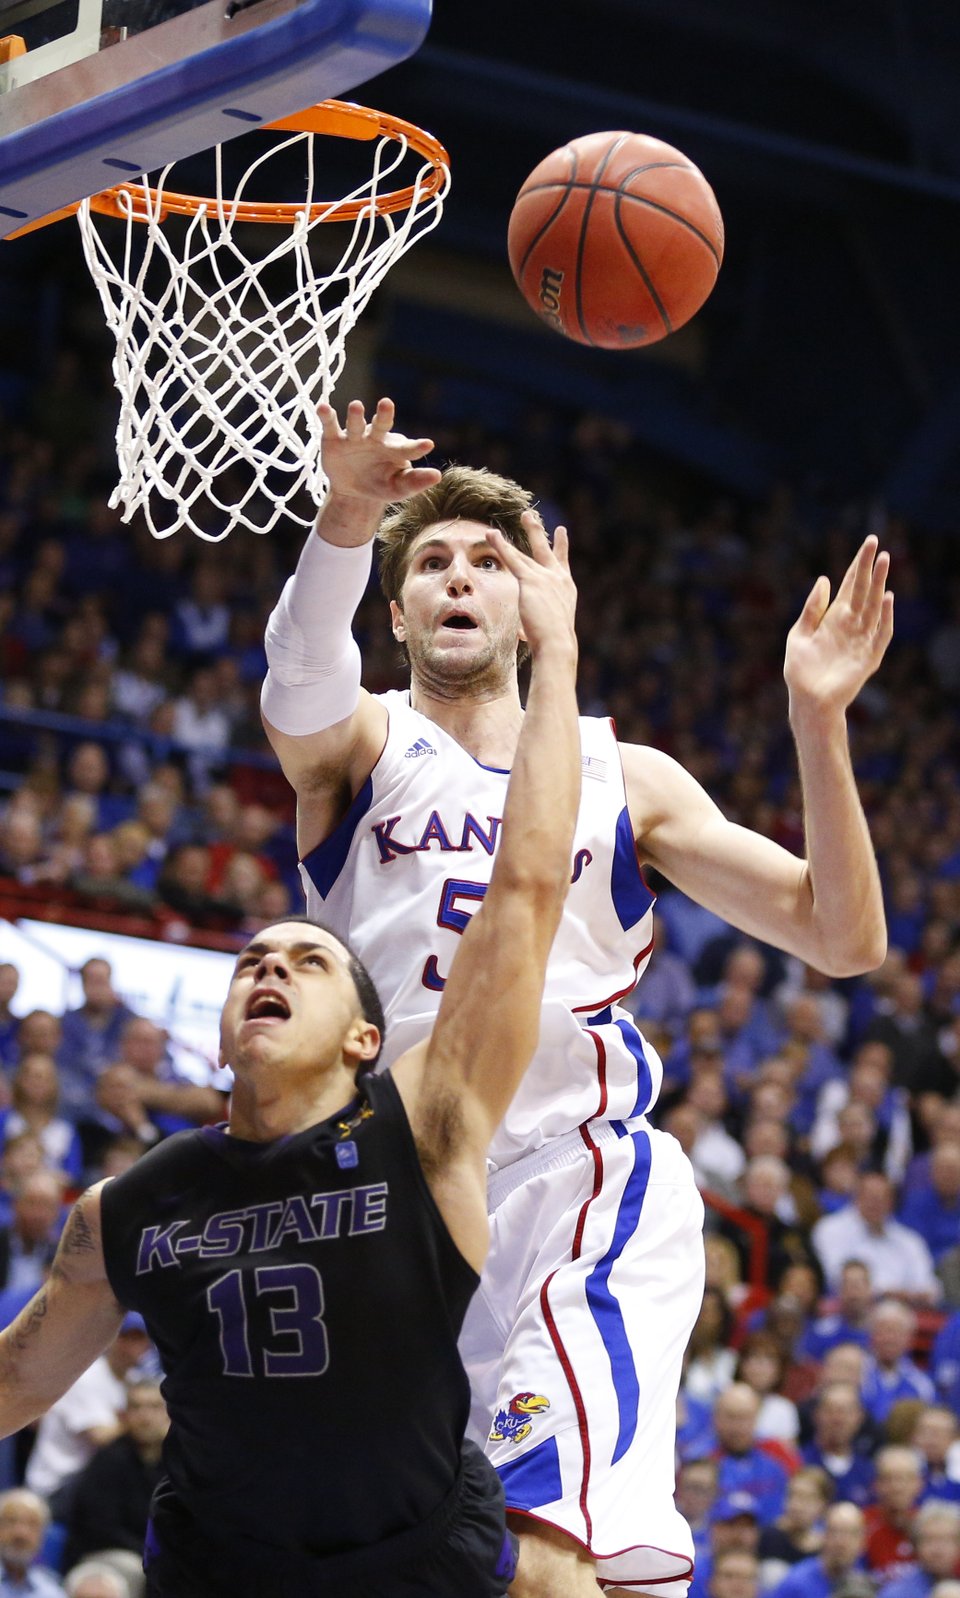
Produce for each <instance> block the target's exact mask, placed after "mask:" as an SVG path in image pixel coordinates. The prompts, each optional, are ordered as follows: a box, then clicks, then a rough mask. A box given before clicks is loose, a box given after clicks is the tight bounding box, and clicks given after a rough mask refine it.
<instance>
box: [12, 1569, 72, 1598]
mask: <svg viewBox="0 0 960 1598" xmlns="http://www.w3.org/2000/svg"><path fill="white" fill-rule="evenodd" d="M0 1598H64V1592H63V1588H62V1587H61V1585H60V1583H59V1581H58V1580H57V1578H56V1576H55V1575H54V1574H53V1571H52V1570H47V1569H46V1568H45V1566H43V1565H32V1566H31V1567H30V1569H29V1570H25V1571H24V1572H23V1573H22V1575H21V1574H20V1573H19V1572H14V1571H11V1570H8V1569H7V1568H6V1567H4V1568H3V1569H0Z"/></svg>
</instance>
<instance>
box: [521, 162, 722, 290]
mask: <svg viewBox="0 0 960 1598" xmlns="http://www.w3.org/2000/svg"><path fill="white" fill-rule="evenodd" d="M680 170H681V171H687V170H689V169H688V168H686V167H681V169H680ZM557 187H558V185H557V184H556V183H537V184H535V185H534V186H533V188H527V189H524V191H523V194H524V196H526V195H528V194H537V193H542V192H543V191H544V190H545V189H555V188H557ZM603 187H604V185H603V184H602V183H600V184H597V183H565V184H564V185H563V192H564V195H565V196H566V195H567V194H570V193H571V192H572V191H573V190H574V189H586V190H588V191H590V192H591V193H596V190H597V189H598V188H603ZM606 192H607V193H608V194H613V195H616V197H617V199H623V200H633V201H634V202H635V203H636V204H637V205H645V206H647V207H648V208H649V209H650V210H651V211H659V212H660V215H661V216H669V217H670V218H672V220H673V221H674V222H679V223H680V224H681V225H682V226H683V227H685V228H686V229H687V230H688V232H690V233H692V234H693V235H694V237H695V238H698V239H699V240H700V242H701V244H705V245H706V247H707V249H708V250H709V251H710V254H711V255H712V256H713V259H714V260H715V261H716V263H717V270H718V271H719V269H720V265H721V262H720V256H719V255H718V254H717V249H716V246H715V245H714V244H711V242H710V240H709V239H708V238H707V235H706V234H705V233H702V232H701V231H700V229H699V228H698V227H694V224H693V223H692V222H689V221H688V220H687V218H686V217H685V216H681V215H680V212H679V211H671V209H670V207H669V206H668V205H661V204H660V202H659V201H658V200H648V199H647V197H646V195H645V194H625V193H624V192H623V190H622V189H621V188H616V189H610V188H608V189H607V190H606ZM590 203H592V201H588V204H590ZM551 220H552V219H551ZM538 237H539V235H538Z"/></svg>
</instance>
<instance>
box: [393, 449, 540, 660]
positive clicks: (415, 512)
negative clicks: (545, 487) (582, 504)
mask: <svg viewBox="0 0 960 1598" xmlns="http://www.w3.org/2000/svg"><path fill="white" fill-rule="evenodd" d="M532 504H533V495H532V494H531V493H530V492H529V490H528V489H526V488H521V487H520V484H519V483H515V482H514V481H513V479H512V478H511V477H500V476H499V475H498V474H497V473H496V472H491V471H488V470H487V468H486V467H485V466H447V467H446V468H445V470H444V473H443V476H442V477H441V479H440V481H439V483H435V484H434V486H433V487H432V488H424V489H422V490H421V491H420V493H419V494H412V495H411V496H410V498H409V499H404V500H401V502H400V503H399V504H398V505H392V506H391V507H390V508H389V510H388V511H387V513H386V515H385V516H384V518H383V521H382V522H381V523H380V527H379V530H378V532H377V546H378V564H379V569H380V587H381V588H382V590H383V592H384V594H385V596H386V598H387V599H395V600H396V602H397V604H398V605H399V604H400V595H401V593H402V592H403V584H404V579H405V577H406V575H407V566H408V564H409V558H410V548H411V545H412V544H413V542H414V539H416V538H418V537H419V536H420V534H421V533H422V532H423V530H424V528H425V527H431V526H432V525H433V523H434V522H449V521H457V520H459V521H467V522H480V523H481V524H482V525H483V526H485V527H498V528H499V529H500V531H501V533H502V534H503V536H504V538H506V539H507V541H508V543H511V544H513V545H515V546H516V548H517V549H520V550H522V551H523V553H524V554H525V555H529V553H530V540H529V538H528V537H527V531H526V528H525V527H524V525H523V523H522V521H521V520H520V518H521V516H522V515H523V512H524V511H525V510H529V509H530V507H531V505H532ZM529 654H530V650H529V648H528V646H527V645H526V644H525V643H521V644H520V645H519V647H518V649H517V664H518V665H522V664H523V662H524V661H525V660H526V659H527V657H528V656H529Z"/></svg>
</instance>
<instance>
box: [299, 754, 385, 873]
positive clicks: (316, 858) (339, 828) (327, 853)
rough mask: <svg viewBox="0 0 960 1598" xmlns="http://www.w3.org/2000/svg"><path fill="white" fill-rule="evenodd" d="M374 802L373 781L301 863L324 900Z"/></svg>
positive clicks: (367, 781) (362, 790)
mask: <svg viewBox="0 0 960 1598" xmlns="http://www.w3.org/2000/svg"><path fill="white" fill-rule="evenodd" d="M372 800H373V777H372V776H370V777H368V778H367V780H366V782H365V783H364V785H363V787H362V788H361V789H360V792H359V793H358V794H357V797H356V798H355V799H354V801H353V803H352V804H351V806H350V809H349V810H348V811H347V813H346V815H345V816H344V818H343V820H342V821H339V822H338V823H337V825H336V826H335V827H334V829H333V831H332V832H331V834H330V836H329V838H324V840H323V842H322V843H318V844H317V846H316V848H315V849H311V850H310V853H309V854H308V855H306V856H305V857H304V859H303V862H302V863H303V865H304V867H305V869H306V872H307V876H308V877H309V878H310V881H311V882H312V883H313V886H314V887H315V888H316V890H317V892H318V893H319V895H320V897H321V899H325V898H326V897H327V894H328V893H329V892H330V889H331V888H332V887H333V885H334V883H335V882H336V880H337V878H338V877H339V875H340V873H341V871H342V870H343V868H344V866H345V865H346V863H347V855H348V854H349V853H350V845H351V844H352V842H353V839H354V834H355V833H356V830H357V828H358V827H359V825H360V822H361V820H362V819H363V817H364V815H365V814H366V812H367V811H368V810H369V809H370V804H371V802H372Z"/></svg>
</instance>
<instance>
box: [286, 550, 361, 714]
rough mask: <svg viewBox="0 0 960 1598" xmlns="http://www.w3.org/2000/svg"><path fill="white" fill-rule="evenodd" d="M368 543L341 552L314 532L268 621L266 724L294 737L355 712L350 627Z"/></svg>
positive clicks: (355, 658)
mask: <svg viewBox="0 0 960 1598" xmlns="http://www.w3.org/2000/svg"><path fill="white" fill-rule="evenodd" d="M372 559H373V544H372V543H367V544H361V545H360V546H359V547H358V548H356V549H342V548H340V546H339V545H337V544H328V543H326V542H325V541H324V540H323V539H322V538H321V537H319V535H318V534H316V533H311V534H310V537H309V538H308V539H307V542H306V544H305V545H304V547H303V552H302V554H301V556H300V559H299V561H298V563H297V569H296V571H295V572H294V574H293V576H292V577H290V578H288V579H287V582H286V583H285V584H284V589H283V593H282V594H281V595H280V598H279V599H278V601H277V604H276V606H275V608H274V610H273V611H272V612H271V615H270V620H269V621H268V622H267V630H266V636H265V639H264V642H265V644H266V651H267V667H268V670H267V675H266V678H265V679H264V684H263V690H262V692H261V695H260V705H261V709H262V710H263V714H264V716H265V717H266V719H267V721H268V722H269V723H270V725H271V727H276V729H277V731H278V732H284V733H287V734H289V735H290V736H291V737H294V738H302V737H306V736H308V735H309V734H310V733H313V732H323V731H324V729H325V728H327V727H333V726H335V725H336V723H337V722H338V721H346V719H347V717H348V716H352V714H353V712H354V711H355V710H356V708H357V705H358V703H359V700H360V650H359V649H358V647H357V644H356V640H355V639H354V637H353V634H352V633H351V631H350V627H351V623H352V622H353V617H354V614H355V612H356V609H357V606H358V605H359V603H360V601H361V599H362V598H363V594H364V590H365V589H366V586H367V581H368V579H369V576H370V566H371V563H372Z"/></svg>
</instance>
